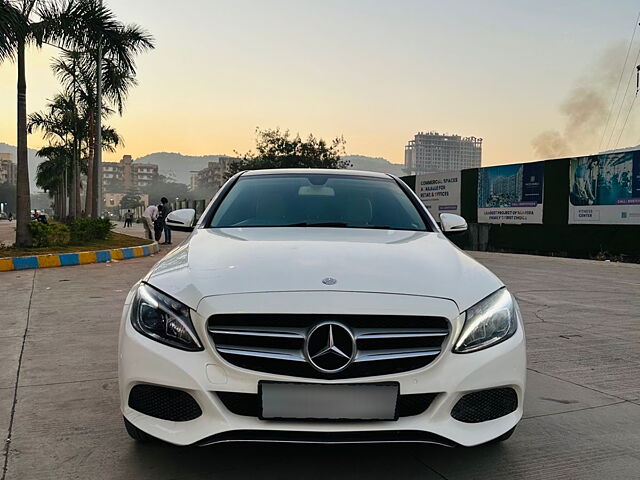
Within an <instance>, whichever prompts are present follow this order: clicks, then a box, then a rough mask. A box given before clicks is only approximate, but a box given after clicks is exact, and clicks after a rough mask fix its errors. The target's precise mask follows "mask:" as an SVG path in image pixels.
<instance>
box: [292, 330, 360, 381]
mask: <svg viewBox="0 0 640 480" xmlns="http://www.w3.org/2000/svg"><path fill="white" fill-rule="evenodd" d="M304 350H305V355H306V357H307V361H308V362H309V363H310V364H311V365H312V366H313V367H314V368H315V369H316V370H318V371H319V372H322V373H338V372H341V371H342V370H344V369H345V368H347V367H348V366H349V365H350V364H351V362H352V361H353V359H354V358H355V356H356V340H355V338H354V336H353V333H351V330H349V329H348V328H347V327H345V326H344V325H342V324H340V323H337V322H324V323H320V324H318V325H316V326H315V327H313V328H312V329H311V330H310V331H309V334H308V335H307V338H306V340H305V345H304Z"/></svg>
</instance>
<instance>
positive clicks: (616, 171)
mask: <svg viewBox="0 0 640 480" xmlns="http://www.w3.org/2000/svg"><path fill="white" fill-rule="evenodd" d="M569 223H600V224H627V225H632V224H635V225H640V151H635V152H623V153H609V154H606V155H593V156H590V157H579V158H572V159H571V160H570V162H569Z"/></svg>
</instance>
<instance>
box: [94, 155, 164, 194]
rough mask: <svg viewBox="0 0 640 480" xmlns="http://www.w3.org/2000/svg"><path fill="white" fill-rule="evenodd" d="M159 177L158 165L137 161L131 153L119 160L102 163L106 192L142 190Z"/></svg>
mask: <svg viewBox="0 0 640 480" xmlns="http://www.w3.org/2000/svg"><path fill="white" fill-rule="evenodd" d="M157 178H158V165H156V164H153V163H136V162H134V161H133V159H132V158H131V155H124V156H123V157H122V160H120V161H119V162H105V163H103V164H102V182H103V186H104V190H105V192H114V191H118V192H122V191H124V192H128V191H130V190H141V189H144V188H145V187H147V186H148V185H149V184H151V183H152V182H153V181H154V180H156V179H157Z"/></svg>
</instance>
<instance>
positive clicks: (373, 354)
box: [354, 348, 440, 362]
mask: <svg viewBox="0 0 640 480" xmlns="http://www.w3.org/2000/svg"><path fill="white" fill-rule="evenodd" d="M438 354H440V349H439V348H433V349H429V350H427V349H417V348H416V349H380V350H361V351H360V352H358V355H357V356H356V358H355V360H354V362H375V361H380V360H396V359H400V358H415V357H433V356H435V355H438Z"/></svg>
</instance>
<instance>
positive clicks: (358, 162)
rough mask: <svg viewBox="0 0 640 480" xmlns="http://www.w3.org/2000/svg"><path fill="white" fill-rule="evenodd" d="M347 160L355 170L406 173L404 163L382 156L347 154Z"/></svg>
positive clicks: (398, 174) (393, 173) (399, 174)
mask: <svg viewBox="0 0 640 480" xmlns="http://www.w3.org/2000/svg"><path fill="white" fill-rule="evenodd" d="M342 158H344V159H345V160H349V161H350V162H351V164H352V165H353V168H354V170H365V171H369V172H380V173H390V174H392V175H397V176H399V177H401V176H402V175H404V174H405V173H404V172H403V171H402V168H403V166H404V165H400V164H399V163H391V162H390V161H388V160H386V159H384V158H382V157H367V156H365V155H345V156H344V157H342Z"/></svg>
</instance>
